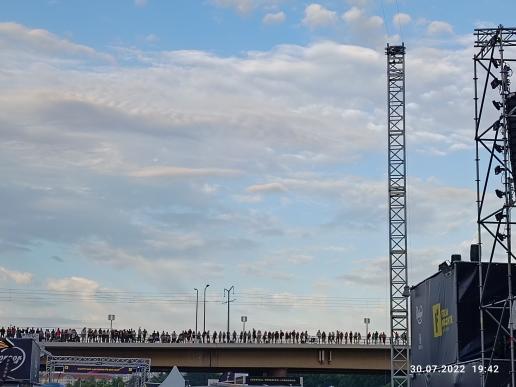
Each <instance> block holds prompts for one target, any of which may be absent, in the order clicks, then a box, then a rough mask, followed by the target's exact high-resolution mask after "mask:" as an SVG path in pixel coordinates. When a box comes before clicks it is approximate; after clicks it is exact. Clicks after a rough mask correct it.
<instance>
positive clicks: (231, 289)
mask: <svg viewBox="0 0 516 387" xmlns="http://www.w3.org/2000/svg"><path fill="white" fill-rule="evenodd" d="M231 291H233V294H235V286H231V287H230V288H229V289H224V297H226V292H227V293H228V330H227V335H229V304H231V303H232V302H233V301H235V300H231V299H230V295H229V293H230V292H231Z"/></svg>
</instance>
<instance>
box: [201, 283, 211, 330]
mask: <svg viewBox="0 0 516 387" xmlns="http://www.w3.org/2000/svg"><path fill="white" fill-rule="evenodd" d="M209 286H210V284H206V286H205V287H204V313H203V319H204V321H203V326H202V331H203V332H206V289H208V287H209Z"/></svg>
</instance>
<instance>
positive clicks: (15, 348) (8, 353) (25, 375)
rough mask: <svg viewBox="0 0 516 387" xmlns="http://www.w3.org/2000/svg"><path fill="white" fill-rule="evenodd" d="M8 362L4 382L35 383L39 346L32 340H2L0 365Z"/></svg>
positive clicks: (37, 370) (0, 343) (0, 344)
mask: <svg viewBox="0 0 516 387" xmlns="http://www.w3.org/2000/svg"><path fill="white" fill-rule="evenodd" d="M7 360H8V361H9V363H8V365H7V368H6V370H5V373H6V380H7V381H9V380H16V381H29V382H37V380H38V373H39V360H40V358H39V346H38V345H37V344H36V343H35V342H34V340H32V339H10V340H8V339H3V340H2V341H1V342H0V363H3V362H5V361H7Z"/></svg>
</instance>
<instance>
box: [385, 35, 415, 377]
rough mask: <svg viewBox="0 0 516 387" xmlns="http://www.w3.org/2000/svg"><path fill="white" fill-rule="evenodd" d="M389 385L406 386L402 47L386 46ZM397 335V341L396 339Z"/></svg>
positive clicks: (403, 83) (406, 328) (405, 240)
mask: <svg viewBox="0 0 516 387" xmlns="http://www.w3.org/2000/svg"><path fill="white" fill-rule="evenodd" d="M385 52H386V54H387V109H388V131H389V151H388V152H389V156H388V157H389V268H390V310H391V314H390V320H391V386H392V387H398V386H403V387H407V386H409V348H408V340H402V339H401V338H402V337H405V338H408V298H407V296H408V295H407V291H408V285H407V221H406V219H407V208H406V200H407V197H406V194H407V189H406V158H405V46H404V45H403V44H402V45H401V46H390V45H387V47H386V50H385ZM396 337H398V340H396Z"/></svg>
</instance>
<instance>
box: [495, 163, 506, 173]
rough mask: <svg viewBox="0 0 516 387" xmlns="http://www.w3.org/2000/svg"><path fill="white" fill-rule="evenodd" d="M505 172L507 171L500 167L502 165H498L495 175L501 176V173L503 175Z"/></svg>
mask: <svg viewBox="0 0 516 387" xmlns="http://www.w3.org/2000/svg"><path fill="white" fill-rule="evenodd" d="M503 171H505V168H504V167H502V166H500V165H497V166H496V167H495V169H494V172H495V175H499V174H500V173H502V172H503Z"/></svg>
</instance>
